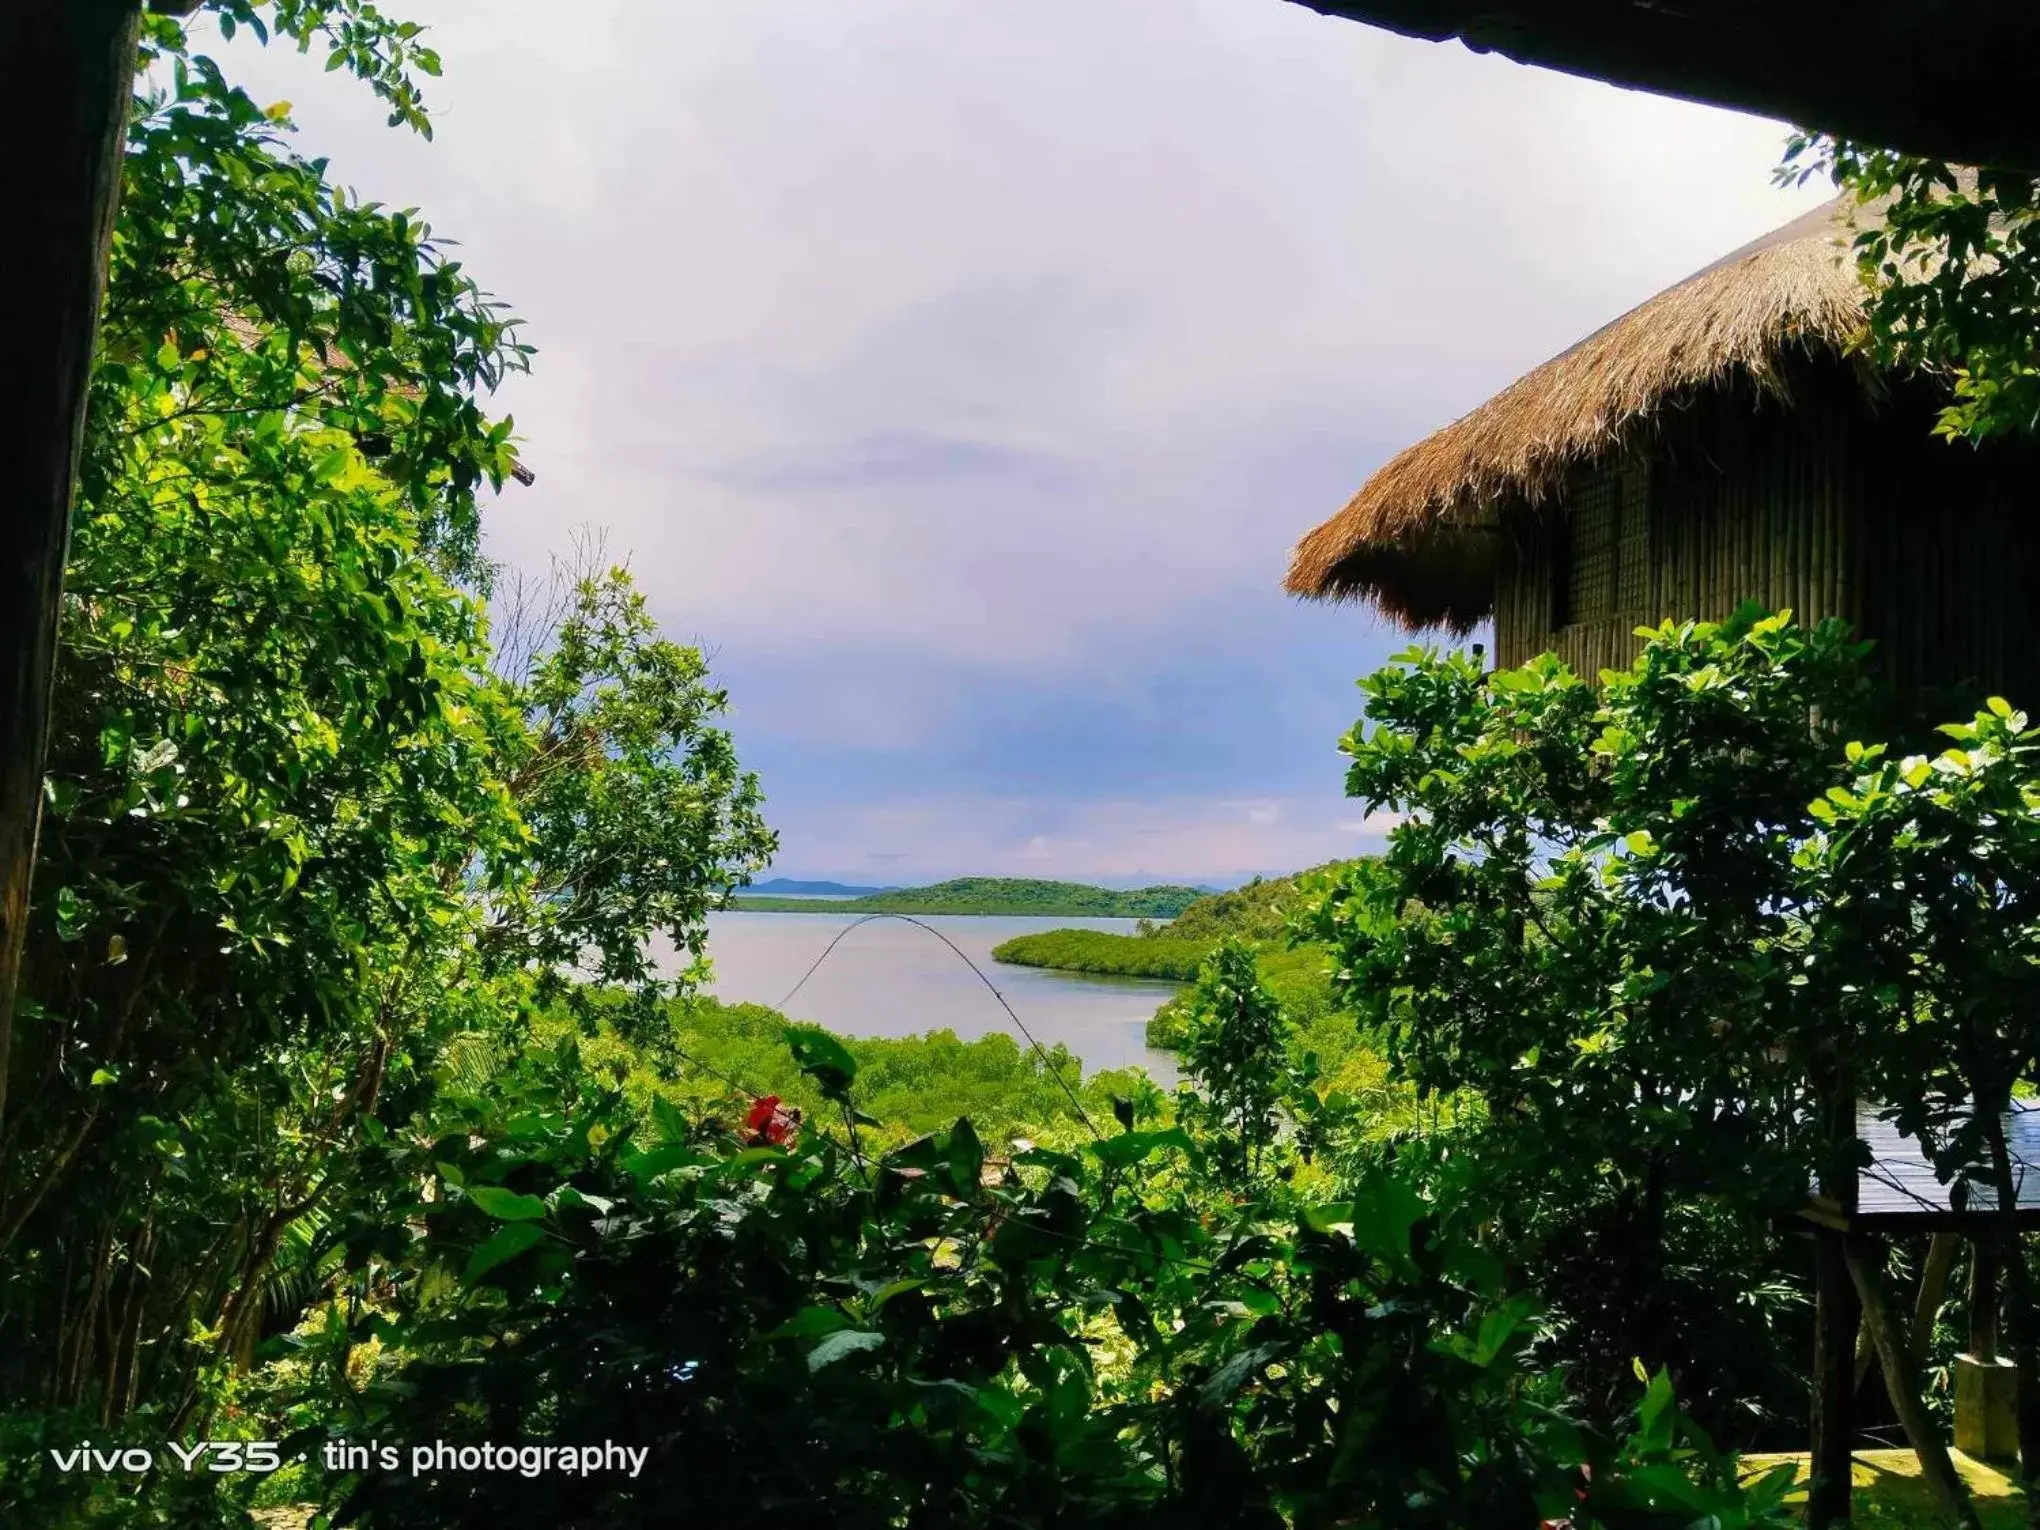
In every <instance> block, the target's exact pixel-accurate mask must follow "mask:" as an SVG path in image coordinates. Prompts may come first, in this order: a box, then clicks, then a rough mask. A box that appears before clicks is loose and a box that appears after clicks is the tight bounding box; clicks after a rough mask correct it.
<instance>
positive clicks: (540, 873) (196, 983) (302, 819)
mask: <svg viewBox="0 0 2040 1530" xmlns="http://www.w3.org/2000/svg"><path fill="white" fill-rule="evenodd" d="M223 14H224V15H230V16H234V17H236V18H238V19H239V21H240V22H241V23H243V24H246V25H248V26H249V27H250V28H251V29H254V28H256V24H257V23H258V22H260V21H261V18H262V17H263V16H267V17H269V22H268V23H264V25H265V26H267V25H272V24H273V25H276V26H279V27H280V28H281V29H282V31H283V32H284V34H285V35H288V36H292V37H297V38H300V39H302V38H305V37H310V36H313V35H315V34H316V35H323V36H325V37H327V38H328V40H329V41H331V42H332V43H334V44H335V46H336V51H335V52H334V54H333V56H334V57H335V58H337V59H338V60H339V61H340V63H341V64H342V65H343V66H345V67H349V68H353V69H355V70H356V72H358V73H362V74H363V75H364V76H365V77H366V78H368V79H369V80H370V82H371V84H373V85H374V87H375V88H376V89H377V90H379V91H381V92H383V94H384V96H385V99H387V100H389V101H390V102H391V104H392V107H393V109H394V110H399V111H400V112H402V111H408V110H410V106H406V105H405V103H406V102H410V103H411V106H415V99H414V98H413V97H410V96H407V95H406V94H405V92H406V90H407V88H408V87H407V86H406V84H405V77H404V70H405V69H407V68H411V67H416V68H421V69H422V68H424V67H426V61H427V59H429V53H428V52H426V51H424V50H422V49H421V48H420V46H419V45H418V44H417V43H416V40H415V39H416V36H417V29H416V28H415V27H410V26H408V24H400V23H397V22H394V21H390V20H388V19H386V18H383V17H382V16H381V15H380V13H378V12H376V11H375V10H373V9H372V8H370V7H367V6H356V5H353V4H333V5H314V4H289V3H286V4H281V5H279V6H276V7H270V8H256V7H248V6H233V5H229V6H227V7H225V8H224V10H223ZM147 38H148V46H149V49H150V51H151V53H152V54H153V56H154V65H155V67H154V72H153V74H152V75H151V76H150V77H151V78H152V79H155V80H158V81H160V82H162V86H163V89H162V92H161V93H160V94H154V95H150V96H147V97H145V98H143V99H142V100H140V101H139V102H138V105H137V108H136V112H135V115H134V120H133V126H132V129H131V133H130V138H129V145H128V149H129V153H128V157H127V161H126V167H125V181H126V184H125V190H124V203H123V208H122V213H121V219H120V223H119V225H118V228H117V229H116V231H115V239H114V246H113V260H112V267H111V272H110V277H109V288H108V294H107V303H106V312H105V316H104V322H103V329H102V337H101V338H102V349H101V352H100V355H99V357H98V364H97V367H96V371H95V374H94V378H93V383H92V395H91V406H92V407H91V415H90V419H89V422H88V427H87V433H86V440H85V453H84V459H83V469H82V473H81V480H80V484H81V487H80V499H79V506H78V513H77V523H76V529H75V535H74V540H73V548H72V564H71V567H70V569H69V572H68V576H67V592H66V594H67V598H66V608H65V612H64V628H63V634H62V640H63V641H62V652H61V656H60V673H59V676H58V684H57V687H56V710H55V715H54V717H53V720H52V740H51V749H50V757H49V765H48V780H47V784H46V810H45V813H44V818H43V828H42V835H41V841H40V864H39V866H38V872H37V875H38V884H37V885H38V887H39V888H42V889H45V890H46V893H45V894H44V895H43V896H41V897H39V899H38V901H37V904H36V906H35V907H34V909H33V910H32V911H31V921H30V927H29V932H28V939H27V954H26V958H25V968H24V984H23V987H24V997H23V1002H22V1005H21V1009H20V1013H19V1019H18V1025H17V1031H16V1038H15V1046H14V1050H13V1055H12V1058H11V1067H12V1070H13V1071H12V1077H11V1080H10V1084H11V1088H10V1091H9V1095H10V1105H11V1106H12V1107H13V1108H12V1109H11V1110H10V1112H9V1116H8V1119H7V1122H6V1126H7V1131H6V1133H5V1136H4V1138H0V1283H4V1286H5V1289H6V1291H7V1293H8V1298H7V1300H6V1302H5V1303H0V1397H5V1398H6V1399H7V1400H8V1401H9V1403H10V1404H12V1403H13V1402H15V1401H16V1400H33V1401H34V1402H35V1403H36V1404H37V1405H38V1406H39V1407H40V1408H41V1409H43V1410H45V1411H43V1412H41V1413H39V1414H37V1415H33V1416H29V1417H27V1418H26V1419H25V1420H24V1418H23V1417H22V1416H19V1415H17V1416H16V1417H15V1418H14V1420H13V1422H14V1423H16V1424H23V1425H24V1427H32V1428H34V1429H36V1430H40V1431H42V1432H44V1433H49V1434H51V1435H52V1436H53V1437H55V1438H57V1439H58V1441H59V1442H60V1443H61V1442H62V1440H63V1439H64V1438H71V1439H76V1438H81V1437H82V1436H83V1433H84V1432H85V1431H86V1429H87V1428H88V1427H90V1428H95V1429H96V1430H97V1431H98V1433H97V1434H96V1435H95V1436H94V1437H95V1438H96V1439H98V1440H99V1441H100V1442H101V1443H104V1442H106V1441H107V1440H108V1439H111V1438H114V1437H122V1438H130V1439H142V1438H144V1436H146V1437H147V1443H150V1444H160V1443H161V1441H162V1440H164V1439H170V1438H176V1439H181V1438H185V1437H187V1436H188V1435H190V1434H193V1433H202V1432H204V1431H205V1430H206V1429H207V1428H208V1427H222V1428H223V1427H227V1426H225V1425H224V1424H221V1423H220V1422H219V1421H221V1420H222V1419H231V1418H232V1417H233V1415H232V1413H231V1411H230V1409H231V1402H232V1399H233V1397H234V1396H235V1395H236V1392H237V1390H238V1389H239V1388H241V1387H242V1386H244V1385H245V1380H244V1378H245V1375H246V1373H247V1371H248V1369H249V1367H250V1366H251V1365H252V1364H253V1363H254V1361H255V1359H256V1357H257V1355H258V1353H260V1352H261V1351H262V1348H263V1346H264V1344H265V1343H266V1342H269V1341H273V1340H274V1339H276V1338H277V1337H278V1336H279V1335H281V1334H282V1333H285V1332H287V1331H289V1330H290V1329H291V1328H293V1327H294V1326H296V1324H297V1323H298V1322H299V1320H300V1318H301V1317H302V1316H303V1315H304V1314H305V1313H306V1312H307V1311H309V1310H312V1309H313V1308H315V1307H316V1306H317V1304H318V1303H319V1302H321V1301H322V1300H325V1299H327V1298H328V1297H329V1296H330V1294H331V1292H332V1290H333V1286H334V1282H335V1281H336V1280H338V1279H339V1278H340V1276H341V1275H342V1274H343V1273H344V1268H345V1265H346V1261H347V1258H348V1257H349V1255H348V1252H347V1251H348V1250H349V1249H350V1248H352V1247H354V1246H356V1245H358V1244H359V1243H361V1242H362V1241H363V1240H367V1241H368V1242H370V1243H376V1242H381V1243H383V1244H388V1243H391V1242H398V1243H400V1242H401V1241H402V1239H403V1237H404V1234H403V1232H402V1228H403V1225H404V1224H403V1216H404V1212H403V1210H402V1208H403V1207H404V1206H405V1205H407V1204H408V1203H409V1201H410V1200H411V1199H413V1198H414V1197H415V1185H413V1186H405V1185H397V1184H393V1183H390V1182H387V1181H379V1180H378V1179H377V1178H376V1177H375V1175H374V1174H373V1173H372V1172H369V1171H368V1170H367V1169H365V1168H364V1165H365V1164H367V1165H369V1166H370V1167H372V1164H373V1159H374V1154H375V1152H376V1150H377V1148H378V1145H379V1144H381V1143H383V1142H386V1141H387V1140H388V1139H389V1138H390V1137H391V1136H393V1135H399V1134H402V1133H404V1132H406V1131H408V1130H412V1129H414V1127H415V1123H416V1122H417V1121H418V1120H419V1119H420V1118H421V1113H422V1112H426V1111H428V1110H429V1109H430V1108H431V1103H432V1101H433V1099H434V1097H435V1094H436V1091H437V1089H438V1087H439V1085H440V1081H441V1079H442V1078H443V1077H446V1076H450V1075H457V1074H459V1073H461V1072H462V1071H463V1070H465V1071H466V1072H469V1073H483V1072H486V1071H487V1068H486V1067H485V1066H484V1063H485V1061H487V1060H488V1059H489V1058H494V1059H496V1061H497V1063H498V1064H499V1063H500V1058H501V1056H502V1055H504V1054H511V1053H514V1051H515V1049H516V1046H517V1037H518V1034H519V1032H520V1030H521V1028H522V1027H523V1025H524V1023H525V1021H526V1019H527V1018H528V1016H529V1015H530V1013H531V1012H532V999H533V996H534V992H535V993H536V994H537V995H538V996H539V997H540V998H543V997H544V996H545V995H546V994H547V993H549V992H555V991H564V992H569V993H570V992H571V991H572V990H569V989H565V988H564V984H563V980H564V979H565V978H566V977H567V976H568V975H569V974H568V972H567V970H566V969H567V968H568V967H569V966H572V965H577V964H578V963H579V961H580V958H581V955H582V953H583V951H584V950H586V949H588V948H589V947H591V946H592V947H593V948H595V949H596V950H597V951H598V953H599V954H600V955H601V956H602V957H603V958H605V960H606V961H607V963H608V965H607V966H606V967H603V968H600V969H598V973H597V975H598V976H605V977H608V978H610V979H611V980H614V981H624V982H628V981H633V980H635V981H638V982H639V986H640V987H641V988H646V989H648V990H653V993H654V997H656V993H657V991H656V990H655V989H653V985H651V984H649V982H648V974H646V973H645V972H644V971H643V969H642V968H641V967H634V966H632V965H631V964H632V963H634V962H640V961H641V957H640V956H639V953H640V952H641V950H642V948H643V945H644V942H645V941H646V939H647V938H648V937H650V936H651V935H653V934H654V933H664V934H666V935H667V936H669V937H670V938H672V939H673V940H674V941H675V942H676V943H678V944H680V945H681V946H682V947H683V948H686V947H687V946H688V945H689V944H690V943H692V944H693V945H695V946H696V947H697V948H698V942H699V938H700V935H699V924H700V919H701V914H702V911H703V910H704V909H705V908H706V907H708V906H710V904H711V903H712V902H713V901H714V900H715V899H716V898H718V897H719V896H720V895H721V893H722V891H723V890H724V889H726V888H727V887H728V886H730V885H733V884H734V883H735V882H737V881H739V880H741V878H742V877H743V876H744V875H745V874H746V873H747V872H748V870H749V869H750V868H751V867H752V866H754V865H757V864H762V861H763V858H764V856H765V855H766V854H768V853H769V849H770V842H769V837H767V836H765V835H764V832H763V830H762V828H761V827H760V826H759V825H758V824H757V822H756V813H755V805H756V804H755V786H754V784H753V783H751V782H750V781H749V779H748V778H747V777H744V776H743V775H742V774H741V773H740V772H738V771H737V770H736V769H735V767H734V763H733V761H732V760H731V758H730V751H729V742H728V739H727V738H726V737H725V736H724V735H723V734H722V733H720V731H718V730H717V729H716V728H714V727H713V725H712V724H713V719H714V716H715V713H716V712H717V711H718V710H719V708H720V706H721V696H720V694H719V693H717V692H715V691H713V690H712V689H710V688H709V687H708V686H707V684H706V679H705V675H704V672H703V670H702V666H701V661H700V657H699V655H698V654H695V653H693V652H692V651H690V650H684V649H679V648H676V647H674V646H673V645H670V644H664V643H661V642H659V641H658V640H657V639H656V637H655V635H654V634H652V633H651V632H650V630H649V624H648V623H647V622H646V621H645V620H644V617H643V611H642V605H641V603H639V602H638V601H637V600H636V597H635V596H634V595H632V594H631V592H630V590H629V586H628V582H627V580H625V579H624V578H623V577H622V576H621V575H619V574H607V575H602V576H599V577H597V578H595V579H593V580H592V581H588V582H584V583H583V584H582V585H580V586H578V587H576V589H575V590H574V591H572V592H571V596H572V598H570V599H569V600H568V602H567V606H566V609H565V615H564V620H563V621H562V622H560V623H559V624H557V625H556V627H555V628H553V629H549V630H547V631H545V632H543V633H542V634H540V635H539V637H538V640H537V642H536V645H535V647H534V649H533V650H532V664H531V666H530V668H529V670H528V672H526V673H521V674H519V675H517V676H515V677H509V678H506V677H504V676H499V675H498V674H496V673H495V672H494V669H493V664H494V660H495V659H496V658H497V657H498V655H496V654H493V653H492V650H491V645H490V643H489V639H488V633H487V623H486V621H485V617H484V611H483V607H482V605H481V603H480V600H479V598H478V596H477V595H476V594H475V593H474V592H473V590H472V589H471V588H465V587H463V584H462V582H461V581H468V582H469V583H470V584H471V583H472V582H474V581H475V580H478V579H479V578H480V576H481V575H482V574H483V573H484V572H485V571H484V570H483V569H482V567H481V565H480V564H479V562H478V560H477V559H476V558H475V556H474V523H475V513H476V496H477V493H478V490H479V489H480V487H481V485H483V484H485V483H500V481H501V479H502V477H503V475H504V474H505V473H507V472H508V471H510V468H511V458H510V455H509V444H508V443H509V431H508V426H507V422H492V421H490V420H489V419H488V418H486V417H485V415H484V414H483V412H482V407H481V402H480V395H481V394H483V393H485V392H486V391H487V389H488V388H490V387H492V386H493V385H494V384H495V382H496V381H497V380H499V379H500V378H501V377H502V375H503V374H504V373H505V372H506V371H508V370H512V369H515V368H518V367H521V366H522V365H523V364H524V359H525V355H526V351H525V348H524V347H522V346H521V345H520V344H518V343H517V342H516V341H515V339H514V337H513V335H512V331H511V326H510V323H509V321H507V320H506V319H504V318H503V317H502V316H501V314H500V311H499V310H498V309H497V308H496V307H495V306H494V305H493V304H492V303H490V302H489V301H488V300H487V299H486V298H485V297H484V296H483V295H482V294H481V293H480V292H479V290H478V289H477V288H476V287H475V285H474V283H473V282H472V281H471V280H470V279H469V278H468V277H466V276H465V275H464V274H463V273H462V272H461V270H460V268H459V266H458V265H457V264H455V263H453V262H450V261H446V260H444V259H443V258H442V257H441V255H440V253H439V251H438V250H437V249H436V248H435V246H434V244H433V243H432V241H431V239H430V238H429V236H428V233H427V231H426V230H425V228H424V227H423V225H421V224H420V223H419V222H418V221H417V219H416V216H415V214H410V213H394V212H389V211H387V210H384V209H381V208H378V207H376V206H374V205H372V204H363V203H361V202H359V201H357V200H356V199H354V198H352V197H349V196H347V195H345V194H343V193H342V192H340V191H339V190H337V189H336V188H334V187H332V186H331V185H330V184H328V183H327V181H326V180H325V172H324V166H323V164H322V163H321V162H317V161H310V160H305V159H302V158H299V157H297V156H295V155H292V154H290V153H289V152H287V151H286V149H285V147H284V143H285V139H284V134H285V133H286V132H287V131H288V122H287V118H286V117H285V115H284V114H283V113H281V112H268V113H265V112H263V111H262V110H260V109H258V108H257V107H256V106H255V105H254V104H253V103H252V102H251V101H250V100H249V99H248V98H247V96H246V95H245V94H243V93H241V92H239V91H237V90H235V89H234V88H233V87H231V86H230V85H229V84H228V83H227V82H226V80H225V78H224V76H223V75H222V73H221V71H220V70H219V68H218V67H217V65H216V64H214V63H213V62H212V61H211V60H210V59H207V58H204V57H199V56H194V55H192V54H190V52H189V51H188V49H187V48H186V46H185V42H184V37H183V34H182V32H181V31H180V30H179V29H178V28H177V27H176V26H175V25H174V24H173V23H170V22H167V21H164V20H162V19H161V18H153V19H151V20H150V22H149V23H148V31H147ZM620 877H621V878H627V879H628V881H627V884H626V882H625V881H623V880H619V878H620ZM521 1236H522V1235H521V1234H513V1235H509V1236H508V1238H507V1239H506V1241H507V1242H514V1241H516V1239H517V1238H518V1237H521ZM500 1247H502V1245H499V1248H500ZM67 1432H68V1433H67ZM221 1437H224V1435H222V1436H221ZM93 1481H94V1479H93V1478H92V1476H91V1475H90V1474H72V1475H70V1476H68V1477H66V1476H62V1475H53V1474H51V1473H49V1472H48V1471H47V1470H45V1471H43V1472H42V1474H41V1475H40V1476H38V1475H35V1474H33V1473H31V1474H29V1475H27V1476H21V1477H11V1478H9V1479H7V1480H6V1481H5V1482H4V1483H0V1504H4V1505H5V1506H6V1513H5V1515H4V1516H0V1517H7V1518H9V1520H10V1522H13V1520H14V1518H15V1517H17V1515H18V1514H20V1513H23V1512H26V1508H25V1506H26V1504H27V1503H28V1502H29V1500H30V1499H31V1498H33V1500H34V1502H35V1506H36V1513H37V1514H38V1515H40V1516H41V1517H43V1518H44V1519H46V1520H50V1521H59V1522H60V1521H62V1520H63V1519H64V1518H65V1517H66V1516H67V1515H73V1514H77V1515H83V1514H86V1513H87V1512H88V1505H87V1500H88V1499H90V1498H91V1497H92V1495H93V1494H95V1493H97V1492H98V1491H99V1490H98V1489H97V1488H95V1487H93V1485H92V1484H93ZM172 1496H173V1497H174V1494H173V1495H172ZM164 1502H168V1500H159V1501H157V1503H156V1505H155V1506H154V1507H149V1508H146V1509H145V1508H142V1507H135V1506H133V1505H132V1504H130V1505H129V1507H128V1508H123V1509H122V1510H121V1511H120V1512H121V1513H123V1514H129V1513H131V1514H133V1515H148V1514H156V1513H159V1512H160V1513H162V1514H167V1515H169V1516H170V1520H171V1522H175V1523H188V1522H190V1521H189V1520H186V1519H180V1518H178V1515H179V1514H181V1513H182V1510H174V1509H172V1508H164V1507H162V1504H163V1503H164ZM104 1508H105V1506H104V1505H103V1504H100V1505H96V1506H92V1507H90V1508H89V1512H90V1513H92V1514H95V1515H101V1510H102V1509H104ZM101 1517H104V1516H103V1515H101ZM136 1522H138V1523H139V1522H145V1519H137V1521H136Z"/></svg>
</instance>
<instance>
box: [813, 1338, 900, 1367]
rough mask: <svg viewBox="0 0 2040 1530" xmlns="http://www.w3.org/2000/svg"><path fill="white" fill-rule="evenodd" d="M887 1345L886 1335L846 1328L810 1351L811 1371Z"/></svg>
mask: <svg viewBox="0 0 2040 1530" xmlns="http://www.w3.org/2000/svg"><path fill="white" fill-rule="evenodd" d="M883 1343H885V1335H884V1334H881V1333H870V1332H867V1331H866V1330H864V1329H862V1328H845V1329H842V1330H840V1331H838V1332H836V1333H832V1334H830V1335H829V1336H828V1337H827V1338H826V1339H824V1340H822V1342H821V1343H819V1344H817V1345H816V1346H815V1347H814V1348H813V1349H811V1350H809V1351H808V1357H807V1363H808V1369H809V1370H810V1371H818V1370H820V1369H821V1368H822V1367H823V1366H825V1365H834V1364H835V1363H836V1362H837V1361H838V1360H841V1359H842V1358H843V1357H844V1356H845V1355H855V1354H860V1353H862V1352H864V1351H866V1350H873V1349H877V1348H878V1347H879V1345H881V1344H883Z"/></svg>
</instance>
